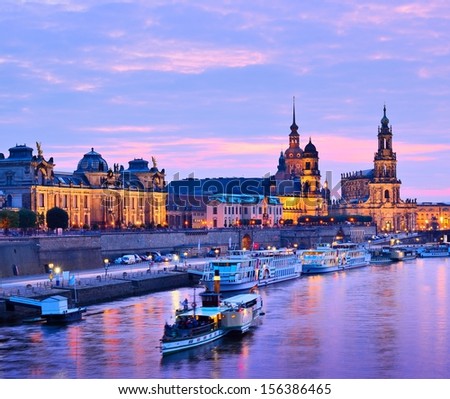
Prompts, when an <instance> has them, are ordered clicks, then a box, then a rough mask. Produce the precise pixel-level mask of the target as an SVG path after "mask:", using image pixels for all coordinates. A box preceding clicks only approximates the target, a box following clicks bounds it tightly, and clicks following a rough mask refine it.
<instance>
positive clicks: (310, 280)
mask: <svg viewBox="0 0 450 399" xmlns="http://www.w3.org/2000/svg"><path fill="white" fill-rule="evenodd" d="M260 293H261V295H262V296H263V300H264V308H265V315H264V316H263V317H262V318H261V321H260V323H259V325H258V326H257V327H256V328H255V329H253V330H252V331H251V332H249V333H248V334H246V335H244V336H243V337H240V338H236V337H225V338H222V339H221V340H219V341H216V342H214V343H211V344H209V345H207V346H204V347H200V348H196V349H191V350H189V351H185V352H180V353H178V354H173V355H170V356H167V357H164V358H162V357H161V355H160V352H159V349H158V345H159V339H160V338H161V335H162V330H163V325H164V323H165V321H169V322H170V320H171V317H172V314H173V310H174V309H175V308H177V307H178V306H179V303H180V301H182V300H183V299H184V298H185V297H191V298H192V297H193V290H192V289H188V288H186V289H180V290H174V291H167V292H160V293H155V294H150V295H147V296H141V297H135V298H129V299H126V300H122V301H116V302H110V303H107V304H102V305H97V306H91V307H89V309H88V312H87V313H86V314H85V319H84V320H83V321H81V322H79V323H75V324H72V325H69V326H66V327H51V326H47V325H45V324H21V325H15V326H3V327H0V378H35V379H43V378H45V379H50V378H70V379H72V378H98V379H104V378H112V379H120V378H450V356H449V355H448V354H449V353H450V309H449V306H450V259H449V258H436V259H417V260H413V261H408V262H399V263H396V264H391V265H383V266H381V265H377V266H369V267H366V268H362V269H355V270H351V271H345V272H339V273H333V274H328V275H322V276H306V277H302V278H300V279H298V280H294V281H290V282H285V283H280V284H277V285H272V286H269V287H265V288H263V289H260Z"/></svg>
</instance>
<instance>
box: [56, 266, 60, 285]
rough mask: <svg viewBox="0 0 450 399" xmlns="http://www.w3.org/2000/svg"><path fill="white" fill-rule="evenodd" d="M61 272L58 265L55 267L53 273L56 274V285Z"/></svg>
mask: <svg viewBox="0 0 450 399" xmlns="http://www.w3.org/2000/svg"><path fill="white" fill-rule="evenodd" d="M60 274H61V268H60V267H59V266H56V267H55V275H56V285H57V286H59V278H60Z"/></svg>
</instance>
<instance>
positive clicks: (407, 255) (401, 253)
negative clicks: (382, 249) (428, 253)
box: [390, 247, 417, 262]
mask: <svg viewBox="0 0 450 399" xmlns="http://www.w3.org/2000/svg"><path fill="white" fill-rule="evenodd" d="M390 256H391V259H392V260H393V261H394V262H398V261H405V260H412V259H416V258H417V250H416V249H415V248H408V247H392V248H391V249H390Z"/></svg>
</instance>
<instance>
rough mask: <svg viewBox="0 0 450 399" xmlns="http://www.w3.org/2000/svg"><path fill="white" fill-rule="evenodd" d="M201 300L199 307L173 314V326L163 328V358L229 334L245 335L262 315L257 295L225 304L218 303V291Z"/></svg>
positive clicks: (205, 294)
mask: <svg viewBox="0 0 450 399" xmlns="http://www.w3.org/2000/svg"><path fill="white" fill-rule="evenodd" d="M216 277H217V276H216ZM217 281H218V280H217V279H216V285H217ZM200 296H201V298H202V306H201V307H196V306H195V303H194V304H193V306H192V307H191V308H188V307H187V306H186V308H185V309H183V310H179V311H177V312H176V318H175V323H173V324H172V325H169V324H167V323H166V325H165V326H164V335H163V337H162V339H161V347H160V348H161V353H162V354H163V355H167V354H170V353H174V352H178V351H181V350H185V349H190V348H195V347H197V346H199V345H203V344H206V343H208V342H212V341H215V340H217V339H219V338H221V337H223V336H224V335H226V334H228V333H230V332H238V333H245V332H247V331H248V330H249V329H250V327H251V326H253V325H254V324H255V323H256V320H257V319H258V318H259V317H260V314H261V309H262V300H261V296H260V295H259V294H257V293H248V294H241V295H236V296H233V297H231V298H227V299H226V300H225V301H221V300H220V294H219V292H217V289H216V292H209V291H206V292H204V293H202V294H200ZM186 305H187V304H186Z"/></svg>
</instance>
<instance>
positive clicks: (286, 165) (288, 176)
mask: <svg viewBox="0 0 450 399" xmlns="http://www.w3.org/2000/svg"><path fill="white" fill-rule="evenodd" d="M290 128H291V132H290V133H289V147H288V148H287V149H286V150H285V151H284V153H283V151H282V152H281V154H280V157H279V160H278V168H277V172H276V174H275V176H274V180H275V187H274V189H273V193H274V194H276V195H277V196H278V197H279V198H280V201H281V203H282V204H283V219H284V220H290V221H292V222H293V223H295V224H296V223H297V219H298V218H299V217H300V216H305V215H315V216H319V215H327V213H328V204H327V201H326V200H324V187H322V185H321V182H320V169H319V153H318V151H317V149H316V146H315V145H314V144H313V143H312V141H311V138H309V142H308V144H306V146H305V148H304V150H303V149H302V148H301V147H300V134H299V132H298V129H299V127H298V126H297V124H296V121H295V99H294V104H293V110H292V125H291V127H290Z"/></svg>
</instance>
